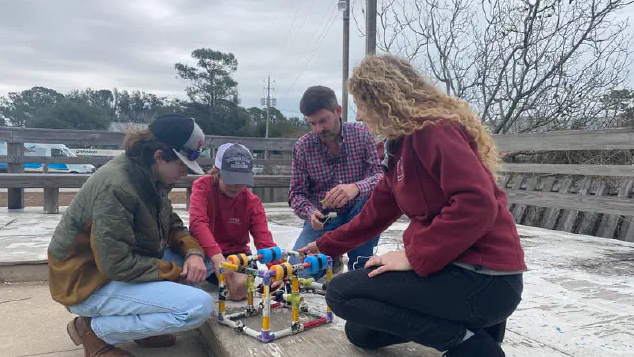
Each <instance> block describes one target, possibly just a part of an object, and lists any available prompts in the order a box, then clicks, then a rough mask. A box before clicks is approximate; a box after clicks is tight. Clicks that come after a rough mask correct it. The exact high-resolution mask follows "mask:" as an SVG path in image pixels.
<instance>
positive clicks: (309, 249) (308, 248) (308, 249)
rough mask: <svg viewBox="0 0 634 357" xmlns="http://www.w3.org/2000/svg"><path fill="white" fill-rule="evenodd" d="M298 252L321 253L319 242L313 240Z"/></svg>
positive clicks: (307, 253)
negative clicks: (318, 246)
mask: <svg viewBox="0 0 634 357" xmlns="http://www.w3.org/2000/svg"><path fill="white" fill-rule="evenodd" d="M297 252H299V253H302V254H306V255H309V254H319V248H317V243H316V242H311V243H309V244H308V245H307V246H305V247H304V248H300V249H298V250H297Z"/></svg>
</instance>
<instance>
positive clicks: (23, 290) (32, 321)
mask: <svg viewBox="0 0 634 357" xmlns="http://www.w3.org/2000/svg"><path fill="white" fill-rule="evenodd" d="M0 316H2V318H1V319H0V356H2V357H26V356H51V357H52V356H55V357H82V356H83V355H84V350H83V348H82V347H81V346H75V344H74V343H73V342H72V341H71V340H70V338H69V337H68V334H67V333H66V324H67V323H68V321H70V320H71V319H72V318H73V317H74V316H75V315H73V314H71V313H69V312H68V311H67V310H66V309H65V308H64V307H63V306H61V305H60V304H58V303H56V302H54V301H53V300H52V299H51V296H50V294H49V291H48V285H47V283H46V282H35V283H19V284H11V283H2V284H0ZM203 342H204V340H202V338H201V336H200V333H199V331H197V330H193V331H189V332H186V333H183V334H179V335H178V338H177V340H176V345H174V346H172V347H167V348H158V349H147V348H143V347H139V346H137V345H136V344H135V343H126V344H123V345H120V346H118V347H120V348H123V349H126V350H128V351H130V352H132V353H133V354H134V355H135V356H138V357H150V356H152V357H171V356H184V357H208V356H213V355H211V354H210V353H209V351H208V350H207V349H206V348H205V347H204V346H205V345H204V343H203Z"/></svg>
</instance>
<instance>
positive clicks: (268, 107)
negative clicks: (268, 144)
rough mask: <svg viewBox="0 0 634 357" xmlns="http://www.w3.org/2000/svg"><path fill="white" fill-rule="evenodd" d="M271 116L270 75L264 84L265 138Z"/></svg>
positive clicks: (267, 134) (267, 133) (267, 135)
mask: <svg viewBox="0 0 634 357" xmlns="http://www.w3.org/2000/svg"><path fill="white" fill-rule="evenodd" d="M270 117H271V76H269V78H268V80H267V84H266V134H264V137H265V138H268V137H269V121H270V120H271V119H270Z"/></svg>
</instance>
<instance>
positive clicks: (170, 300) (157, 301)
mask: <svg viewBox="0 0 634 357" xmlns="http://www.w3.org/2000/svg"><path fill="white" fill-rule="evenodd" d="M166 253H167V249H166ZM170 253H173V252H171V251H170ZM173 255H178V254H173ZM165 256H166V258H170V257H172V256H170V254H169V253H167V254H166V255H165ZM178 256H180V255H178ZM164 260H168V261H171V260H169V259H164ZM175 263H177V264H179V263H178V262H175ZM179 265H180V266H182V258H181V261H180V264H179ZM212 271H213V268H212ZM213 307H214V301H213V298H212V297H211V295H209V294H208V293H207V292H205V291H204V290H202V289H199V288H197V287H193V286H188V285H184V284H179V283H174V282H171V281H153V282H147V283H126V282H122V281H111V282H109V283H107V284H106V285H104V286H102V287H100V288H99V289H97V290H95V291H94V292H93V293H92V295H90V297H89V298H88V299H87V300H85V301H84V302H82V303H80V304H78V305H74V306H71V307H69V310H70V312H72V313H74V314H76V315H79V316H86V317H92V319H91V324H90V326H91V328H92V330H93V331H94V333H95V334H96V335H97V337H99V338H100V339H102V340H103V341H104V342H106V343H109V344H118V343H124V342H129V341H133V340H138V339H142V338H145V337H150V336H157V335H164V334H170V333H178V332H183V331H189V330H192V329H195V328H197V327H199V326H200V325H202V324H203V323H205V321H207V319H209V317H210V316H211V314H212V312H213Z"/></svg>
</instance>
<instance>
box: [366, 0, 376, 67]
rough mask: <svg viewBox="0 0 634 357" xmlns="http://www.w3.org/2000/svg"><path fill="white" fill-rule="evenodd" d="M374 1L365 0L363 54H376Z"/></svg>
mask: <svg viewBox="0 0 634 357" xmlns="http://www.w3.org/2000/svg"><path fill="white" fill-rule="evenodd" d="M376 1H377V0H366V2H365V3H366V10H367V11H366V12H365V29H366V30H365V32H366V34H365V54H366V55H373V54H376Z"/></svg>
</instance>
